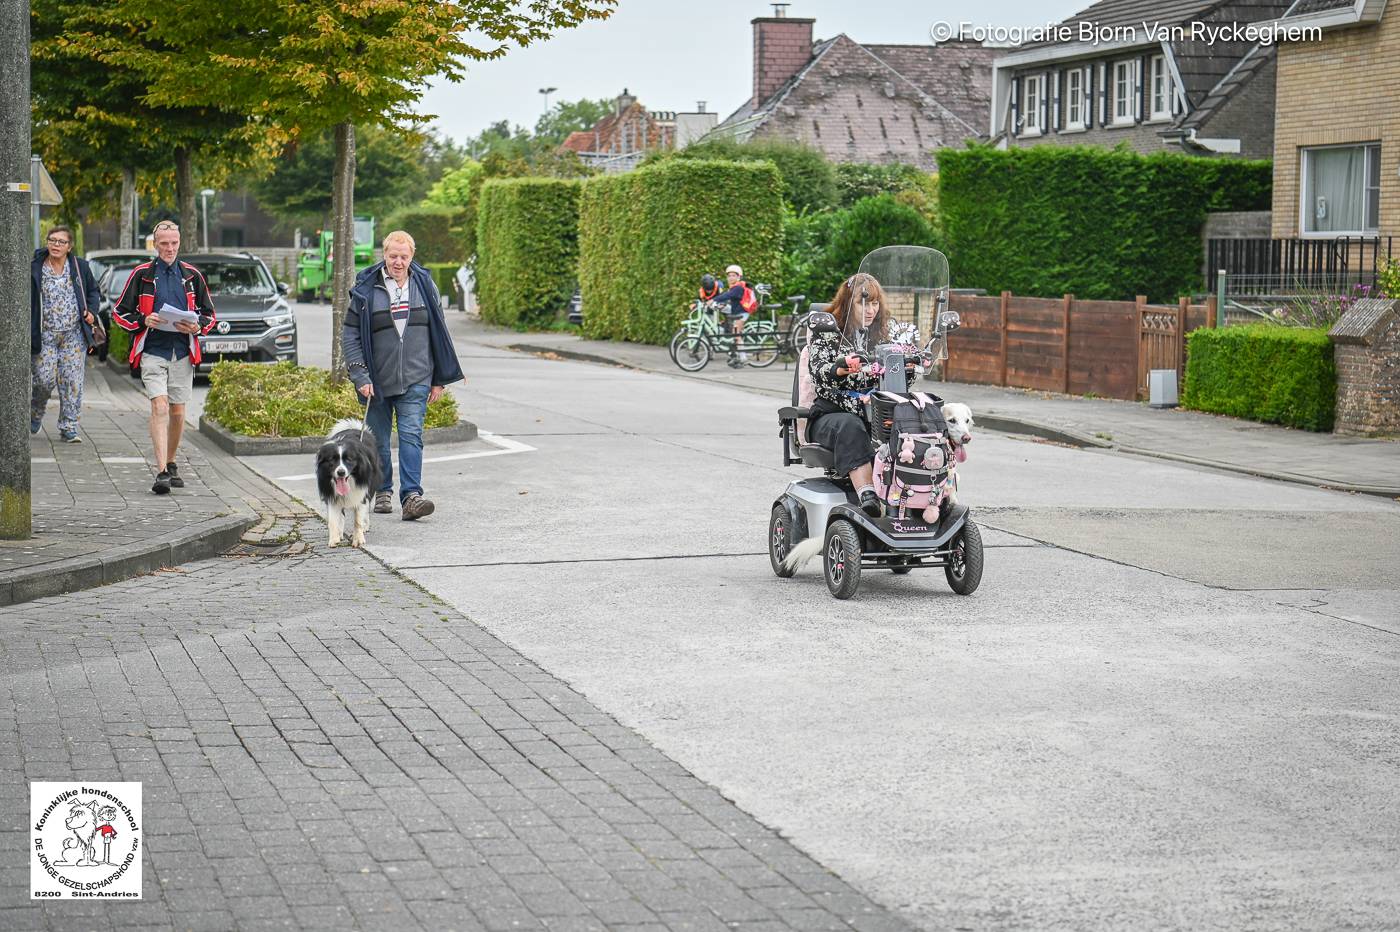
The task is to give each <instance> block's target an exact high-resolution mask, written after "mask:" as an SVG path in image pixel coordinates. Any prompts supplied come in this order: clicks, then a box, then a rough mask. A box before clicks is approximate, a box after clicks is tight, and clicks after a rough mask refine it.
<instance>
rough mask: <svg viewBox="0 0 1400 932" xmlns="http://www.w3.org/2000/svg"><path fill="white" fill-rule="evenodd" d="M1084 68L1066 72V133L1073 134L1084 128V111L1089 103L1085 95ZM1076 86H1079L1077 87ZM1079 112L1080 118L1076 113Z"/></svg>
mask: <svg viewBox="0 0 1400 932" xmlns="http://www.w3.org/2000/svg"><path fill="white" fill-rule="evenodd" d="M1085 77H1086V72H1085V70H1084V69H1083V68H1071V69H1069V71H1067V72H1065V131H1066V132H1073V131H1076V130H1082V129H1083V128H1084V110H1085V108H1086V107H1087V106H1088V105H1089V101H1088V99H1087V97H1086V96H1085V94H1084V79H1085ZM1076 84H1077V85H1078V86H1076ZM1076 111H1078V116H1076V115H1075V112H1076Z"/></svg>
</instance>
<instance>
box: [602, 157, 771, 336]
mask: <svg viewBox="0 0 1400 932" xmlns="http://www.w3.org/2000/svg"><path fill="white" fill-rule="evenodd" d="M782 216H783V200H782V194H781V181H780V178H779V175H778V170H777V169H776V168H775V167H774V166H773V165H772V164H769V163H767V162H764V161H758V162H724V161H710V160H701V159H689V158H685V159H681V158H673V159H664V160H661V161H658V162H654V163H652V164H651V165H647V166H644V167H642V168H639V169H637V170H636V171H632V172H627V173H625V174H617V175H603V176H599V177H597V178H592V179H589V180H588V181H586V182H584V184H583V193H582V195H581V197H580V200H579V280H580V284H581V286H582V288H583V306H584V315H583V330H584V333H585V334H586V335H587V336H590V337H595V338H603V339H616V340H632V341H635V342H642V343H655V344H658V345H659V344H664V343H665V342H666V341H667V340H669V339H670V338H671V334H672V333H673V332H674V331H675V328H676V326H677V325H678V323H679V322H680V320H681V318H682V317H683V316H684V314H685V311H686V307H687V305H688V303H689V302H690V301H692V300H694V298H695V294H696V289H697V288H698V287H699V283H700V276H701V275H703V274H705V273H706V272H710V273H713V274H715V275H722V272H723V270H724V267H725V266H727V265H729V264H730V263H738V264H739V265H741V266H743V268H744V276H745V278H747V279H748V281H750V282H752V283H758V282H773V281H775V279H776V276H777V273H778V257H779V253H780V250H781V245H782Z"/></svg>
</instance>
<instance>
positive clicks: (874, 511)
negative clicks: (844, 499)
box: [860, 489, 880, 518]
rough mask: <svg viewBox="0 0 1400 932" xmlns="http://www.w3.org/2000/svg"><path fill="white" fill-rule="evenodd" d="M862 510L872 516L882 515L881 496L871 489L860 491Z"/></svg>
mask: <svg viewBox="0 0 1400 932" xmlns="http://www.w3.org/2000/svg"><path fill="white" fill-rule="evenodd" d="M860 510H861V511H863V512H865V513H866V514H868V515H870V517H872V518H878V517H880V496H878V495H876V494H875V493H874V492H872V491H870V490H869V489H866V490H865V491H864V492H862V493H860Z"/></svg>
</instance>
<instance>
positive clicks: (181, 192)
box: [175, 147, 200, 252]
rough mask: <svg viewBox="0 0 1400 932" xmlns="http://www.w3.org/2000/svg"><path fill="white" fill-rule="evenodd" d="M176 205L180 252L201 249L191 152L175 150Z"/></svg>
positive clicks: (181, 149) (183, 149)
mask: <svg viewBox="0 0 1400 932" xmlns="http://www.w3.org/2000/svg"><path fill="white" fill-rule="evenodd" d="M175 203H176V205H177V206H178V208H179V210H180V251H181V252H195V251H197V250H198V249H199V242H200V241H199V211H198V210H197V209H196V207H195V191H194V160H193V159H192V158H191V157H190V150H189V149H186V148H183V147H181V148H179V149H176V150H175Z"/></svg>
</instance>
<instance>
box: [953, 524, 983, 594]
mask: <svg viewBox="0 0 1400 932" xmlns="http://www.w3.org/2000/svg"><path fill="white" fill-rule="evenodd" d="M952 551H953V552H952V554H951V555H949V557H948V564H947V565H946V566H945V567H943V572H944V574H945V575H946V576H947V577H948V585H949V586H950V587H951V588H952V590H953V591H954V592H956V593H957V594H958V595H972V593H974V592H976V591H977V587H978V585H980V584H981V582H982V532H981V530H979V529H978V527H977V525H975V524H973V523H972V520H971V519H969V520H968V522H967V523H966V524H964V525H963V526H962V530H961V531H958V536H957V537H954V538H953V546H952Z"/></svg>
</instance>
